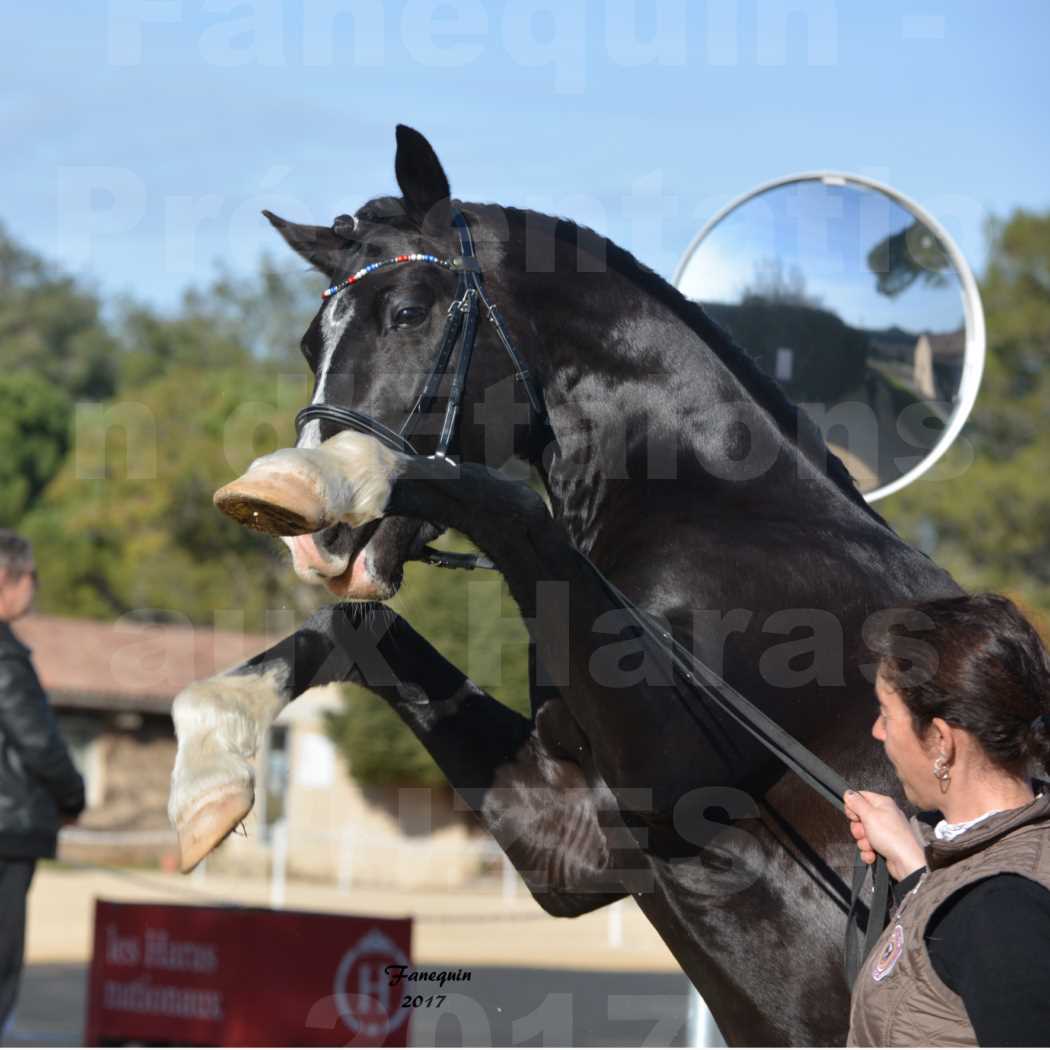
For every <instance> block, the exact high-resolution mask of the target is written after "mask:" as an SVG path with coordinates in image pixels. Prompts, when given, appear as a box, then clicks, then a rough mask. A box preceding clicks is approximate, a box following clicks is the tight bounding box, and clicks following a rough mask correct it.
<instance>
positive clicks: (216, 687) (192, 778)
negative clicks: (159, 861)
mask: <svg viewBox="0 0 1050 1050" xmlns="http://www.w3.org/2000/svg"><path fill="white" fill-rule="evenodd" d="M286 678H287V672H286V671H284V670H282V669H281V668H271V669H269V670H267V671H265V672H262V673H261V674H260V673H252V674H226V675H216V676H215V677H214V678H208V679H205V680H204V681H203V682H195V683H194V684H193V685H190V686H187V687H186V688H185V689H183V691H182V692H181V693H179V695H178V696H177V697H175V701H174V703H173V704H172V706H171V716H172V720H173V721H174V723H175V734H176V736H177V738H178V749H177V751H176V754H175V768H174V770H173V771H172V775H171V793H170V795H169V797H168V816H169V817H170V818H171V821H172V823H173V824H175V826H176V827H179V826H181V825H183V824H184V823H185V822H186V820H187V818H189V817H191V816H192V815H193V814H194V813H195V812H196V811H198V810H200V809H201V808H202V807H203V806H205V805H207V804H208V802H209V801H211V800H214V799H215V798H218V797H220V796H222V795H224V794H231V793H234V792H247V793H248V794H249V796H250V795H251V793H252V792H253V791H254V783H255V771H254V769H253V768H252V765H251V759H252V758H254V757H255V752H256V751H257V750H258V747H259V743H260V742H261V740H262V738H263V734H264V733H265V732H266V730H267V729H268V728H269V726H270V724H271V723H272V722H273V720H274V718H276V717H277V712H278V711H280V709H281V707H282V706H283V704H284V702H285V695H284V692H283V689H282V687H283V685H284V683H285V681H286Z"/></svg>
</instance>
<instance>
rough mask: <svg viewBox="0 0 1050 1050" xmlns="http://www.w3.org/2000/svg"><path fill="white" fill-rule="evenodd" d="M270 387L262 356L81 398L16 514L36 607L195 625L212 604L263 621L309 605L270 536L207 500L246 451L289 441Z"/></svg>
mask: <svg viewBox="0 0 1050 1050" xmlns="http://www.w3.org/2000/svg"><path fill="white" fill-rule="evenodd" d="M279 393H280V391H279V389H278V386H277V377H276V376H275V374H274V373H273V372H272V371H271V370H269V369H264V368H262V367H261V366H260V367H259V368H257V369H255V370H252V369H216V370H202V369H197V368H172V369H171V370H170V371H169V372H168V373H167V374H165V375H164V376H162V377H161V378H159V379H156V380H154V381H152V382H150V383H148V384H146V385H145V386H143V387H141V388H139V389H136V390H130V391H128V392H126V393H125V394H124V395H122V397H121V398H120V399H118V400H116V401H113V402H110V403H107V404H102V405H99V406H85V405H82V406H79V409H78V418H77V426H76V443H75V448H74V449H73V452H72V454H71V455H70V456H69V457H68V458H67V461H66V463H65V465H64V467H63V469H62V471H61V472H60V473H59V475H58V476H57V477H56V478H55V480H54V481H53V482H52V484H51V485H50V486H49V487H48V489H47V491H46V493H45V494H44V496H43V498H42V499H41V500H40V502H39V504H38V505H37V507H36V508H35V509H34V510H33V511H31V512H30V513H29V514H28V515H27V516H26V518H25V520H24V521H23V523H22V527H23V528H24V530H25V531H26V532H27V533H28V534H29V535H30V536H31V537H32V539H33V540H34V542H35V545H36V548H37V560H38V562H39V564H40V566H41V570H42V572H41V575H42V582H41V589H40V597H39V607H40V608H41V610H42V611H53V612H56V613H61V614H63V615H80V616H89V617H99V618H105V619H110V618H112V617H114V616H118V615H123V614H129V613H130V614H135V615H138V616H140V617H143V618H150V619H156V620H164V619H170V620H175V621H181V620H184V619H188V620H189V621H190V622H192V623H198V624H204V625H212V624H213V622H214V618H215V613H216V610H222V611H224V616H226V617H231V616H232V617H233V620H232V622H236V618H237V617H238V616H243V623H244V627H245V629H247V630H262V629H264V628H265V627H266V626H267V610H271V611H275V610H280V609H282V608H292V609H295V610H297V611H298V612H299V613H301V612H303V611H305V610H306V609H308V608H310V607H311V606H312V605H314V604H316V600H315V599H314V596H313V595H312V594H310V595H308V594H307V593H306V592H307V589H306V588H304V587H302V586H300V585H297V584H296V583H295V578H294V576H293V575H292V573H291V571H290V567H289V565H288V564H287V559H286V558H285V557H283V556H282V554H281V548H280V547H279V545H278V544H276V543H274V542H273V541H272V540H269V539H267V538H265V537H263V536H261V535H258V534H255V533H251V532H249V531H247V530H245V529H243V528H240V527H239V526H237V525H235V524H234V523H233V522H231V521H229V520H228V519H226V518H224V517H223V515H221V514H220V513H219V512H218V511H216V510H215V508H214V507H213V506H212V501H211V495H212V493H213V492H214V490H215V489H216V488H217V487H219V486H220V485H222V484H223V483H225V482H227V481H229V480H230V479H232V478H234V477H236V476H237V475H238V474H239V473H240V472H242V471H243V470H244V469H245V468H246V467H247V465H248V463H249V462H250V461H251V459H252V458H254V456H257V455H261V454H263V453H265V452H268V451H272V450H273V449H274V448H277V447H280V446H283V445H288V444H290V443H292V442H294V431H293V427H292V422H291V416H292V413H291V412H290V411H289V409H288V407H287V406H284V405H281V404H279V403H278V402H279ZM89 409H90V411H88V410H89Z"/></svg>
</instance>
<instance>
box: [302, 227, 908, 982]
mask: <svg viewBox="0 0 1050 1050" xmlns="http://www.w3.org/2000/svg"><path fill="white" fill-rule="evenodd" d="M452 225H453V227H454V228H455V229H456V232H457V234H458V236H459V246H460V254H459V255H458V256H455V257H453V258H442V257H440V256H437V255H429V254H425V253H414V254H409V255H396V256H393V257H392V258H390V259H383V260H380V261H378V262H374V263H370V264H369V265H368V266H365V267H363V268H362V269H360V270H358V271H357V272H356V273H354V274H352V275H351V276H350V277H347V278H346V279H345V280H342V281H339V282H338V283H336V284H333V285H332V286H331V287H330V288H327V289H326V290H325V291H324V292H323V293H322V296H321V298H322V299H323V300H325V301H327V300H328V299H330V298H332V297H333V296H335V295H338V294H339V293H340V292H342V291H344V290H345V289H347V288H350V287H352V286H353V285H355V284H357V283H358V282H359V281H361V280H363V279H364V278H365V277H367V276H368V275H369V274H371V273H374V272H375V271H376V270H381V269H387V268H389V267H392V266H400V265H404V264H407V263H424V264H427V265H431V266H440V267H442V268H443V269H445V270H449V271H451V272H453V273H455V274H457V282H456V296H455V298H454V299H453V300H452V302H451V304H450V305H449V308H448V313H447V315H446V319H445V327H444V330H443V332H442V336H441V341H440V342H439V344H438V350H437V354H436V355H435V358H434V363H433V365H432V366H431V369H430V373H429V375H428V376H427V378H426V381H425V382H424V384H423V389H422V391H420V394H419V397H418V398H417V399H416V402H415V404H414V405H413V406H412V408H411V410H410V411H409V413H408V415H407V416H406V418H405V420H404V422H403V423H402V424H401V427H400V428H399V429H398V430H396V431H395V430H392V429H390V427H387V426H385V425H384V424H383V423H380V422H379V421H378V420H376V419H373V418H372V417H371V416H366V415H364V414H363V413H361V412H357V411H355V410H353V409H350V408H344V407H342V406H341V405H332V404H327V403H318V404H311V405H307V406H306V407H305V408H304V409H302V410H301V411H300V412H299V414H298V415H297V416H296V417H295V426H296V431H297V432H298V433H300V434H301V433H302V430H303V427H304V426H306V424H307V423H309V422H310V421H311V420H319V421H322V422H326V423H331V424H333V425H335V426H338V427H341V428H342V429H346V430H356V431H357V432H358V433H361V434H367V435H369V436H370V437H374V438H375V439H376V440H378V441H380V442H382V444H384V445H386V446H387V448H389V449H392V450H393V451H394V452H399V453H401V454H402V455H407V456H418V455H420V453H419V452H418V450H417V449H416V447H415V446H414V445H413V444H412V442H411V440H410V438H411V436H412V435H413V433H415V431H416V429H417V427H418V425H419V421H420V420H421V419H422V417H423V416H424V415H425V414H427V413H428V412H429V411H430V410H431V408H432V407H433V404H434V401H435V400H436V398H437V396H438V391H439V389H440V386H441V383H442V380H444V379H445V378H446V377H448V376H449V374H450V373H449V367H450V363H451V361H452V357H453V354H454V353H455V351H456V348H457V347H458V348H459V353H458V356H457V357H456V361H455V366H454V368H453V370H452V371H451V384H450V387H449V393H448V400H447V404H446V406H445V418H444V421H443V422H442V425H441V433H440V436H439V438H438V443H437V449H436V451H435V452H434V453H433V454H432V455H431V457H430V458H433V459H444V460H448V461H449V462H450V463H452V464H453V465H454V460H452V458H451V456H450V454H449V450H450V449H451V447H452V445H453V442H454V441H455V439H456V436H457V434H458V430H459V417H460V408H461V405H462V401H463V392H464V389H465V388H466V382H467V374H468V372H469V370H470V362H471V357H472V355H473V353H474V342H475V338H476V336H477V328H478V319H479V314H480V310H481V307H484V309H485V317H486V319H487V320H488V322H489V323H490V324H491V325H492V326H493V328H494V329H495V331H496V334H497V336H498V337H499V340H500V342H501V343H502V345H503V348H504V350H505V351H506V352H507V355H508V356H509V357H510V360H511V362H512V364H513V365H514V376H515V378H516V379H517V380H519V381H520V382H521V383H522V384H523V385H524V387H525V392H526V394H527V395H528V398H529V408H530V424H531V423H533V422H542V421H545V420H546V418H547V413H546V409H545V407H544V402H543V392H542V390H541V389H540V388H538V387H537V386H536V384H535V383H534V382H533V380H532V377H531V375H530V373H529V369H528V368H527V367H526V365H525V362H524V360H523V359H522V357H521V355H520V353H519V352H518V350H517V349H516V347H515V346H514V343H513V342H512V341H511V339H510V337H509V336H508V334H507V330H506V327H505V325H504V323H503V318H502V317H501V316H500V314H499V311H498V310H497V309H496V307H495V305H494V304H493V303H492V302H491V301H490V300H489V298H488V297H487V296H486V294H485V288H484V283H483V280H482V273H481V265H480V263H479V261H478V258H477V255H476V253H475V251H474V240H473V237H472V236H471V233H470V227H469V225H468V224H467V220H466V219H465V218H464V217H463V214H462V213H461V212H460V211H459V210H458V209H453V211H452ZM580 557H581V558H583V560H584V562H586V564H587V565H588V566H589V567H590V569H591V571H592V572H593V573H594V574H595V575H596V576H597V577H598V580H599V581H600V582H601V584H602V586H603V587H604V588H605V590H606V592H607V593H608V595H609V597H610V598H612V599H613V601H614V602H616V603H617V604H618V605H620V606H622V607H623V609H624V610H625V611H626V612H627V613H628V615H629V616H630V617H631V620H632V621H633V623H634V625H635V626H636V627H637V628H638V630H639V631H640V632H641V634H642V636H643V637H644V638H646V639H647V640H648V641H649V642H650V643H651V644H652V645H654V646H655V647H656V648H657V649H658V650H660V651H661V652H663V653H664V654H666V655H667V656H669V657H670V660H671V663H672V665H673V666H674V668H675V669H676V670H677V671H678V673H679V675H680V676H681V678H682V679H683V680H684V681H685V683H686V684H687V685H688V686H689V687H690V688H691V689H692V690H694V691H695V692H696V693H699V694H701V695H703V696H705V697H707V698H708V699H709V700H711V701H712V702H713V703H714V704H715V705H716V706H717V707H718V708H719V709H720V710H722V711H724V712H725V713H726V714H727V715H729V717H730V718H732V719H733V720H734V721H735V722H736V723H737V724H738V725H739V726H741V727H742V728H744V729H746V730H747V732H748V733H750V734H751V735H752V736H753V737H754V738H755V739H756V740H757V741H758V742H759V743H760V744H762V745H763V746H764V747H765V748H766V749H767V750H768V751H770V752H771V753H772V754H773V755H774V756H775V757H776V758H778V759H780V761H781V762H783V763H784V765H786V766H787V767H788V768H789V769H791V770H792V771H793V772H795V773H796V774H798V776H799V777H801V778H802V780H803V781H805V783H807V784H808V785H809V786H810V787H811V788H813V790H814V791H816V792H817V793H818V794H819V795H820V796H821V797H822V798H824V799H825V800H826V801H827V802H830V803H831V805H833V806H835V808H836V809H838V810H839V811H840V812H845V804H844V803H843V800H842V796H843V794H844V793H845V792H846V791H847V790H848V788H849V785H848V784H847V782H846V781H845V780H844V779H843V777H842V776H840V775H839V774H838V773H837V772H835V770H833V769H832V768H831V767H830V766H829V765H827V764H826V763H825V762H824V761H823V759H821V758H818V757H817V756H816V755H815V754H813V752H812V751H810V750H809V749H808V748H806V747H804V746H803V745H802V744H801V743H799V741H797V740H796V739H795V738H794V737H793V736H791V734H790V733H787V732H786V731H785V730H784V729H782V728H781V727H780V726H779V725H777V723H776V722H774V721H773V720H772V719H771V718H770V717H769V716H768V715H767V714H765V712H763V711H762V710H760V709H759V708H758V707H756V706H755V705H754V704H753V703H751V701H750V700H748V699H747V698H746V697H744V696H743V695H742V694H741V693H739V692H738V691H737V690H736V689H734V688H733V686H731V685H730V684H729V683H728V682H726V681H725V680H724V679H723V678H722V677H721V676H720V675H717V674H715V672H714V671H712V670H711V668H709V667H708V666H707V665H706V664H705V663H703V661H701V660H699V659H698V658H697V657H696V656H695V655H694V654H693V653H692V652H690V651H689V650H688V649H687V648H685V646H683V645H682V644H681V643H680V642H678V641H677V639H675V638H674V637H673V635H672V634H671V633H670V631H668V630H666V629H665V628H664V627H663V626H662V625H661V624H660V623H659V622H658V621H657V620H656V619H655V618H654V617H653V616H651V615H650V614H649V613H647V612H645V611H644V610H642V609H639V608H638V606H636V605H635V604H634V603H633V602H632V601H631V600H630V599H629V598H628V597H627V596H626V595H625V594H623V592H622V591H620V590H619V589H618V588H617V587H616V586H615V585H614V584H613V583H611V582H610V581H609V580H608V579H606V578H605V576H604V575H603V574H602V573H601V572H600V571H599V570H598V568H597V567H596V566H595V565H594V563H593V562H592V561H591V560H590V559H589V558H588V557H587V556H586V555H584V554H582V553H580ZM419 560H420V561H423V562H426V563H427V564H429V565H437V566H441V567H442V568H458V569H475V568H485V569H494V568H496V566H495V565H494V564H493V563H492V561H491V560H489V559H488V558H485V557H482V556H479V555H475V554H455V553H452V552H448V551H439V550H435V549H433V548H431V547H426V548H424V552H423V555H422V556H421V558H420V559H419ZM686 709H687V711H688V712H689V714H690V717H692V718H693V719H694V721H697V722H698V724H699V719H698V718H697V715H696V712H695V710H694V709H693V708H692V707H691V706H690V705H686ZM866 874H867V865H865V864H864V863H863V862H862V861H860V860H859V858H858V860H857V862H856V863H855V864H854V868H853V881H852V886H851V888H850V904H849V910H848V912H847V915H846V945H845V966H846V979H847V981H848V983H849V985H850V987H852V985H853V982H854V980H855V978H856V976H857V973H858V971H859V969H860V965H861V963H862V962H863V961H864V959H865V957H866V956H867V955H868V954H869V953H870V952H871V950H872V949H873V948H874V946H875V943H876V942H877V941H878V939H879V937H880V936H881V934H882V930H883V928H884V927H885V925H886V911H887V906H888V903H889V873H888V872H887V870H886V862H885V861H884V860H883V858H882V857H878V858H877V860H876V862H875V865H874V868H873V871H872V883H873V889H872V900H871V905H870V906H869V909H868V921H867V924H866V927H865V932H864V934H863V938H862V936H861V933H860V929H859V927H858V926H857V925H856V922H857V919H858V906H859V904H860V897H861V892H862V890H863V887H864V881H865V876H866Z"/></svg>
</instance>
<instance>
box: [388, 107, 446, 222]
mask: <svg viewBox="0 0 1050 1050" xmlns="http://www.w3.org/2000/svg"><path fill="white" fill-rule="evenodd" d="M394 174H395V175H396V176H397V184H398V186H400V187H401V195H402V197H404V199H405V207H406V208H407V210H408V213H409V215H411V216H412V218H413V219H415V220H416V221H417V222H418V223H419V225H420V226H421V227H424V228H427V229H430V230H433V231H435V232H438V231H444V230H447V229H448V228H449V226H450V225H451V223H452V209H451V205H450V204H449V196H450V191H449V187H448V176H447V175H446V174H445V169H444V168H442V167H441V161H439V160H438V159H437V154H436V153H435V152H434V147H433V146H431V145H430V143H429V142H427V140H426V139H425V138H424V137H423V136H422V135H420V133H419V132H418V131H416V130H415V129H414V128H409V127H406V126H405V125H404V124H398V126H397V155H396V157H395V158H394Z"/></svg>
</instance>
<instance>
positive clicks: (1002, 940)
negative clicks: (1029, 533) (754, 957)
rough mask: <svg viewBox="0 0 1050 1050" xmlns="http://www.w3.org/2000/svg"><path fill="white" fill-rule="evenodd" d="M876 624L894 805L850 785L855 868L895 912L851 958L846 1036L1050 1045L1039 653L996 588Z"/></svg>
mask: <svg viewBox="0 0 1050 1050" xmlns="http://www.w3.org/2000/svg"><path fill="white" fill-rule="evenodd" d="M912 615H913V617H914V622H913V623H912V624H909V628H910V629H909V631H908V632H907V633H887V634H885V635H883V637H882V638H881V639H879V640H878V641H877V642H876V643H875V645H874V647H875V649H876V651H877V652H878V654H879V657H880V659H879V663H878V673H877V676H876V682H875V691H876V695H877V696H878V700H879V714H878V717H877V719H876V721H875V726H874V728H873V730H872V733H873V735H874V736H875V738H876V739H877V740H880V741H882V743H883V745H884V746H885V749H886V757H887V758H888V759H889V760H890V762H891V763H892V765H893V768H894V770H895V771H896V773H897V776H898V777H899V779H900V782H901V785H902V787H903V789H904V794H905V796H906V797H907V798H908V800H909V801H910V802H911V803H912V804H913V805H914V806H915V807H916V808H917V809H919V810H924V811H937V812H939V813H940V815H941V817H942V818H943V819H941V820H940V822H939V823H937V824H936V826H935V827H933V828H930V827H929V826H928V825H924V824H920V823H919V822H918V821H917V820H915V819H914V818H913V819H912V820H911V822H909V821H908V819H907V818H906V817H905V816H904V814H903V813H902V812H901V811H900V809H898V807H897V805H896V803H895V802H894V801H893V799H891V798H889V797H887V796H885V795H878V794H875V793H873V792H867V791H862V792H848V793H847V795H846V798H845V802H846V807H847V816H848V817H849V819H850V830H851V831H852V833H853V837H854V838H855V839H856V840H857V846H858V849H859V850H860V854H861V857H862V858H863V860H865V861H866V862H867V863H869V864H870V863H872V862H874V860H875V855H876V853H879V854H881V855H882V856H884V857H885V858H886V862H887V867H888V869H889V872H890V875H891V876H892V877H893V878H895V879H897V880H899V881H898V884H897V886H896V890H895V897H896V898H897V900H898V901H899V902H900V903H899V905H898V908H897V911H896V913H895V914H894V915H893V917H892V918H891V919H890V922H889V924H888V926H887V928H886V931H885V932H884V933H883V936H882V939H881V940H880V941H879V943H878V944H877V945H876V947H875V949H874V951H873V952H872V954H871V955H870V956H869V957H868V958H867V959H866V960H865V962H864V965H863V966H862V967H861V971H860V975H859V976H858V978H857V982H856V985H855V986H854V989H853V1002H852V1007H851V1011H850V1033H849V1044H850V1045H851V1046H1042V1045H1046V1044H1047V1043H1048V1042H1050V793H1047V794H1041V793H1039V792H1040V791H1041V785H1036V787H1035V789H1034V790H1033V782H1032V780H1031V779H1030V776H1031V775H1032V774H1034V773H1037V774H1039V775H1040V776H1043V775H1045V771H1046V770H1047V769H1048V768H1050V660H1048V657H1047V653H1046V650H1045V649H1044V647H1043V644H1042V642H1041V641H1040V639H1039V636H1038V634H1037V633H1036V632H1035V630H1034V629H1033V628H1032V626H1031V625H1030V624H1029V623H1028V622H1027V621H1026V620H1025V619H1024V617H1023V616H1022V615H1021V614H1020V613H1019V612H1018V610H1017V608H1016V607H1015V606H1014V605H1013V603H1011V602H1010V601H1009V600H1008V599H1006V598H1002V597H999V596H997V595H974V596H965V597H958V598H944V599H938V600H936V601H931V602H924V603H922V604H920V605H917V606H916V607H915V612H914V613H913V614H912Z"/></svg>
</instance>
